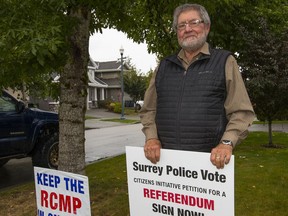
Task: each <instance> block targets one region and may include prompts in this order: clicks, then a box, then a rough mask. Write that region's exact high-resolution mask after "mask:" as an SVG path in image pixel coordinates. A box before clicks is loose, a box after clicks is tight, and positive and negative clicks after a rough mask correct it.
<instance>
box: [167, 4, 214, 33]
mask: <svg viewBox="0 0 288 216" xmlns="http://www.w3.org/2000/svg"><path fill="white" fill-rule="evenodd" d="M190 10H195V11H198V12H199V14H200V18H201V19H202V20H203V21H204V23H205V24H208V25H210V17H209V14H208V12H207V11H206V9H205V8H204V7H203V6H202V5H199V4H183V5H180V6H178V7H177V8H176V9H175V10H174V14H173V26H172V27H173V29H174V31H176V30H177V24H178V17H179V15H180V14H181V13H183V12H185V11H190Z"/></svg>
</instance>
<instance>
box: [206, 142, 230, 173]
mask: <svg viewBox="0 0 288 216" xmlns="http://www.w3.org/2000/svg"><path fill="white" fill-rule="evenodd" d="M232 150H233V147H232V146H230V145H225V144H221V143H220V144H219V145H217V146H216V147H215V148H213V149H212V151H211V155H210V160H211V163H212V164H213V165H214V166H216V167H217V169H223V168H224V166H225V165H226V164H228V163H229V161H230V158H231V155H232Z"/></svg>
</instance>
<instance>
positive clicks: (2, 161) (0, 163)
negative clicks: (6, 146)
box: [0, 159, 9, 168]
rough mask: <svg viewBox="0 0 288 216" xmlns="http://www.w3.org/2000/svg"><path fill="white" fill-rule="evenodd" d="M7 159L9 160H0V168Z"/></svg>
mask: <svg viewBox="0 0 288 216" xmlns="http://www.w3.org/2000/svg"><path fill="white" fill-rule="evenodd" d="M8 161H9V159H2V160H0V168H1V167H2V166H4V165H5V164H6V163H7V162H8Z"/></svg>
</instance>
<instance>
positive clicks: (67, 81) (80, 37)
mask: <svg viewBox="0 0 288 216" xmlns="http://www.w3.org/2000/svg"><path fill="white" fill-rule="evenodd" d="M90 15H91V14H90V9H89V8H87V7H85V6H79V5H77V6H73V7H71V8H70V10H69V11H68V16H70V17H71V18H73V19H76V20H78V22H79V23H77V25H76V26H75V28H74V29H73V33H72V35H71V36H70V37H69V38H68V41H69V45H70V49H69V50H68V61H67V63H66V65H65V67H64V69H63V71H62V73H61V76H60V85H61V93H60V109H59V132H60V136H59V167H58V169H59V170H63V171H67V172H72V173H78V174H85V146H84V144H85V113H86V99H87V88H88V76H87V65H88V60H89V51H88V47H89V23H90Z"/></svg>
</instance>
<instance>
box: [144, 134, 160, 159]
mask: <svg viewBox="0 0 288 216" xmlns="http://www.w3.org/2000/svg"><path fill="white" fill-rule="evenodd" d="M160 149H161V143H160V141H159V140H158V139H149V140H147V141H146V143H145V146H144V153H145V157H146V158H147V159H148V160H150V161H151V162H152V163H153V164H156V163H157V162H158V161H159V160H160Z"/></svg>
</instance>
